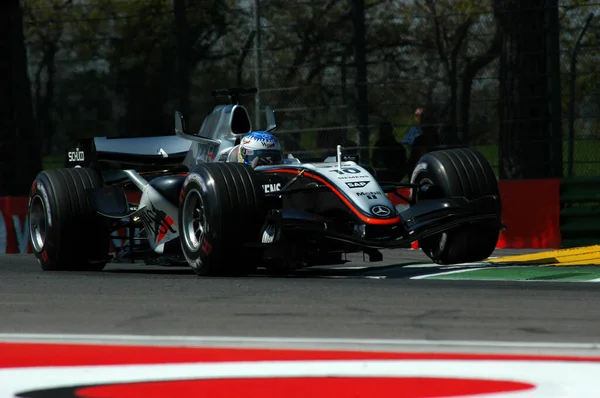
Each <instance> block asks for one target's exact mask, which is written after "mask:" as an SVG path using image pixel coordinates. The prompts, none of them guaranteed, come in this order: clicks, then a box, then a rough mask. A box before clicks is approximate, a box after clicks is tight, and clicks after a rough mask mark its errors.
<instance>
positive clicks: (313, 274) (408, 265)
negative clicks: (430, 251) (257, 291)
mask: <svg viewBox="0 0 600 398" xmlns="http://www.w3.org/2000/svg"><path fill="white" fill-rule="evenodd" d="M439 269H440V267H438V266H435V265H432V264H431V263H423V262H401V263H393V264H386V265H378V266H373V265H370V264H369V263H360V262H359V263H356V262H348V263H347V264H344V265H335V266H333V265H332V266H315V267H308V268H302V269H297V270H288V271H284V270H282V271H277V272H274V271H272V270H267V269H266V268H263V267H259V268H258V269H257V270H256V271H253V272H251V273H250V274H249V275H247V276H246V277H248V278H280V279H308V278H329V279H336V278H337V279H395V278H410V277H413V276H418V275H423V274H427V273H432V272H437V271H438V270H439ZM102 272H103V273H107V274H121V275H125V274H130V275H131V274H138V275H190V276H195V274H194V271H193V270H192V269H191V268H189V267H185V266H184V267H179V266H147V265H143V264H139V265H138V264H126V265H123V264H111V265H109V266H108V267H107V268H106V269H105V270H104V271H102ZM234 277H235V275H234ZM210 278H227V276H223V277H218V276H214V277H213V276H211V277H210Z"/></svg>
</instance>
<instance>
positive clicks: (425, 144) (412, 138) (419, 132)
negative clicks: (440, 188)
mask: <svg viewBox="0 0 600 398" xmlns="http://www.w3.org/2000/svg"><path fill="white" fill-rule="evenodd" d="M415 122H416V124H415V125H414V126H412V127H411V128H410V129H409V130H408V132H407V133H406V135H405V136H404V138H403V139H402V143H403V144H406V145H407V146H408V150H409V155H408V162H407V165H406V172H407V175H408V178H409V179H410V176H411V174H412V171H413V169H414V168H415V166H416V165H417V162H418V161H419V159H420V158H421V156H423V155H424V154H426V153H427V152H430V151H431V150H433V148H434V147H435V146H437V145H439V143H440V142H439V136H438V132H439V126H438V125H437V120H436V118H435V115H434V114H433V112H431V111H429V110H428V109H426V108H417V109H416V110H415Z"/></svg>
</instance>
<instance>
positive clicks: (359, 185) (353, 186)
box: [346, 181, 369, 188]
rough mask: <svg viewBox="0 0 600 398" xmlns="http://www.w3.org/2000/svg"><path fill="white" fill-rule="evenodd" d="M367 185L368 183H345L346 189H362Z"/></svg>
mask: <svg viewBox="0 0 600 398" xmlns="http://www.w3.org/2000/svg"><path fill="white" fill-rule="evenodd" d="M368 183H369V181H350V182H347V183H346V185H348V188H363V187H364V186H366V185H367V184H368Z"/></svg>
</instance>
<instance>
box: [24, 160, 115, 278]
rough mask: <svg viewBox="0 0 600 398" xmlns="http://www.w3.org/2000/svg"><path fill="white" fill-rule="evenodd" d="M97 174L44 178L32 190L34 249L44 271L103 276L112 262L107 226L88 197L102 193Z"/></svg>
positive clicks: (60, 173)
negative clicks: (91, 191)
mask: <svg viewBox="0 0 600 398" xmlns="http://www.w3.org/2000/svg"><path fill="white" fill-rule="evenodd" d="M102 185H103V184H102V180H101V179H100V178H99V176H98V174H97V173H96V172H95V171H94V170H92V169H86V168H80V167H78V168H66V169H51V170H45V171H42V172H40V173H39V174H38V175H37V177H36V179H35V180H34V182H33V185H32V186H31V193H30V196H29V209H28V222H29V243H30V244H31V248H32V250H33V253H34V255H35V256H36V258H37V260H38V262H39V264H40V266H41V267H42V269H43V270H45V271H100V270H102V269H103V268H104V267H105V266H106V263H107V262H108V258H109V254H108V251H109V227H108V220H105V219H103V218H102V217H101V216H100V215H99V214H98V213H97V212H96V210H95V208H94V206H93V204H92V201H91V199H90V198H89V196H88V195H87V193H86V190H88V189H94V188H101V187H102Z"/></svg>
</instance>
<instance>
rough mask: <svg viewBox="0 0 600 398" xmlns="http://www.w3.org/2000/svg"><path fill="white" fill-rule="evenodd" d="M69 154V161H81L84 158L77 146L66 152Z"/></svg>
mask: <svg viewBox="0 0 600 398" xmlns="http://www.w3.org/2000/svg"><path fill="white" fill-rule="evenodd" d="M67 155H68V156H69V162H70V163H72V162H83V161H84V160H85V153H83V151H80V150H79V148H75V150H74V151H70V152H68V153H67Z"/></svg>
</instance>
